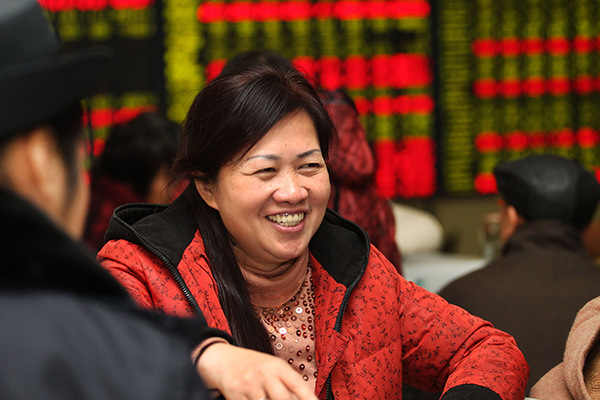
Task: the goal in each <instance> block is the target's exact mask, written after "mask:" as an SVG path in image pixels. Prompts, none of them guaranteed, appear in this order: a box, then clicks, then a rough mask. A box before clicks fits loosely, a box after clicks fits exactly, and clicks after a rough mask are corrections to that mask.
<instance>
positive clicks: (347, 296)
mask: <svg viewBox="0 0 600 400" xmlns="http://www.w3.org/2000/svg"><path fill="white" fill-rule="evenodd" d="M369 251H370V250H369ZM368 263H369V259H368V256H367V262H366V263H365V268H363V269H362V270H361V271H360V273H359V274H358V275H357V276H356V278H354V281H352V283H351V284H350V286H348V289H347V290H346V293H345V294H344V299H343V300H342V305H341V307H340V312H339V313H338V316H337V319H336V321H335V325H334V327H333V330H334V331H336V332H340V331H341V329H342V319H343V318H344V313H345V312H346V308H348V302H349V301H350V295H351V294H352V291H353V290H354V288H355V287H356V285H358V282H360V280H361V279H362V276H363V274H364V273H365V269H366V265H367V264H368ZM326 399H327V400H334V397H333V389H332V388H331V374H329V376H328V377H327V397H326Z"/></svg>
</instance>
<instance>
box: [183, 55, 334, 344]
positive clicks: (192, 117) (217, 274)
mask: <svg viewBox="0 0 600 400" xmlns="http://www.w3.org/2000/svg"><path fill="white" fill-rule="evenodd" d="M298 110H304V111H306V112H307V113H308V115H309V116H310V118H311V120H312V122H313V124H314V126H315V129H316V131H317V134H318V137H319V144H320V147H321V151H322V153H323V156H324V157H325V159H327V154H328V150H329V144H330V142H331V140H332V139H333V137H334V128H333V125H332V123H331V120H330V119H329V116H328V115H327V111H326V110H325V109H324V107H323V105H322V104H321V101H320V99H319V96H318V94H317V92H316V91H315V89H314V88H313V87H312V85H311V84H310V83H309V82H308V81H307V80H306V78H305V77H304V76H303V75H302V74H301V73H300V72H298V71H296V70H293V69H289V68H288V69H285V68H280V69H276V68H273V67H270V66H267V65H254V66H249V67H248V68H241V69H236V70H235V71H234V72H232V73H230V74H224V75H221V76H219V77H217V78H216V79H215V80H213V81H212V82H211V83H210V84H209V85H208V86H206V87H205V88H204V89H203V90H202V91H201V92H200V93H199V94H198V95H197V96H196V98H195V100H194V102H193V104H192V105H191V107H190V110H189V112H188V115H187V118H186V121H185V125H184V129H183V134H182V136H181V140H180V142H179V147H178V150H177V156H176V157H175V162H174V164H173V172H174V173H177V174H180V175H184V176H187V177H188V179H189V180H190V182H192V181H194V180H200V181H202V182H204V183H205V184H209V185H210V184H212V183H214V182H215V181H216V179H217V177H218V174H219V171H220V170H221V168H223V166H225V165H226V164H227V163H230V162H235V161H238V160H240V159H241V158H242V157H243V156H244V154H246V153H247V152H248V151H249V150H250V148H251V147H252V146H254V145H255V144H256V143H257V142H258V141H259V140H260V139H261V138H262V137H263V136H265V134H266V133H267V132H268V131H269V130H270V129H271V128H272V127H273V126H274V125H275V124H276V123H277V122H279V121H280V120H281V119H282V118H284V117H285V116H287V115H288V114H290V113H292V112H295V111H298ZM193 197H194V198H193V199H192V202H193V207H194V210H195V214H196V219H197V222H198V227H199V230H200V234H201V235H202V239H203V241H204V246H205V248H206V254H207V256H208V259H209V260H210V264H211V270H212V273H213V275H214V278H215V280H216V282H217V286H218V288H219V300H220V302H221V306H222V308H223V311H224V313H225V316H226V318H227V321H228V322H229V325H230V328H231V332H232V334H233V337H234V338H235V339H236V340H237V341H238V343H239V344H240V345H241V346H243V347H246V348H251V349H255V350H259V351H263V352H265V353H270V354H273V349H272V347H271V341H270V340H269V337H268V334H267V332H266V330H265V329H264V327H263V325H262V323H261V322H260V320H259V319H258V318H257V317H256V314H255V310H254V308H253V306H252V304H251V302H250V296H249V293H248V288H247V286H246V282H245V280H244V277H243V275H242V272H241V270H240V268H239V265H238V262H237V260H236V258H235V255H234V252H233V248H232V246H231V243H230V239H229V233H228V231H227V229H226V227H225V226H224V224H223V221H222V220H221V216H220V214H219V212H218V211H217V210H215V209H213V208H211V207H210V206H208V205H207V204H206V203H205V202H204V200H203V199H202V197H201V196H200V195H199V194H197V193H196V194H195V195H194V196H193Z"/></svg>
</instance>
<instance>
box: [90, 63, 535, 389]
mask: <svg viewBox="0 0 600 400" xmlns="http://www.w3.org/2000/svg"><path fill="white" fill-rule="evenodd" d="M333 135H334V130H333V128H332V124H331V121H330V119H329V117H328V114H327V112H326V110H325V109H324V107H323V105H322V104H321V102H320V100H319V96H318V94H317V93H316V91H315V90H314V88H313V87H312V86H311V85H310V83H309V82H308V81H307V80H306V79H305V78H304V76H303V75H302V74H300V73H299V72H298V71H296V70H294V69H293V68H287V67H281V68H274V67H268V66H265V65H254V66H252V67H247V68H239V69H236V70H235V71H233V72H231V73H227V74H224V75H221V76H219V77H218V78H216V79H215V80H213V81H212V82H211V83H210V84H209V85H208V86H207V87H206V88H204V89H203V90H202V91H201V92H200V93H199V94H198V95H197V97H196V99H195V100H194V102H193V104H192V106H191V108H190V111H189V113H188V116H187V120H186V124H185V128H184V132H183V135H182V137H181V139H180V143H179V149H178V155H177V158H176V160H175V163H174V170H175V172H177V173H178V174H181V175H183V176H184V177H187V179H188V180H189V182H190V184H189V186H188V188H187V190H186V191H185V192H184V193H183V194H182V195H181V196H180V197H179V198H178V199H177V200H175V202H174V203H173V204H172V205H169V206H157V205H149V206H145V207H144V206H139V205H127V206H123V207H121V208H119V209H117V211H116V214H115V217H114V218H113V221H112V222H111V227H110V228H109V231H108V233H107V238H108V239H109V241H108V243H107V244H106V245H105V247H104V248H103V249H102V250H101V251H100V253H99V258H100V260H101V261H102V263H103V265H104V266H105V268H107V269H108V270H109V271H111V272H112V273H113V275H114V276H115V277H117V279H119V281H120V282H121V283H122V284H123V285H124V286H125V287H126V288H127V289H128V290H129V291H130V293H131V294H132V296H133V297H134V299H136V301H137V302H138V303H139V304H141V305H143V306H144V307H148V308H154V309H158V310H160V311H162V312H165V313H168V314H175V315H179V316H190V317H193V316H196V317H200V318H203V319H205V320H206V323H207V324H208V325H209V326H211V327H214V328H219V329H222V330H224V331H226V332H229V333H231V334H232V335H233V337H234V338H235V339H236V341H237V344H238V345H239V346H240V347H243V348H247V349H253V350H256V351H253V352H250V351H249V350H244V351H245V352H246V353H240V351H241V350H240V347H235V346H232V345H229V344H223V343H218V344H215V342H214V341H211V342H208V343H202V344H201V345H200V346H199V350H198V351H197V355H196V358H197V367H198V371H199V373H200V374H201V376H202V377H203V378H204V380H205V381H206V383H207V384H208V385H209V387H214V388H216V389H217V390H219V391H220V392H221V393H222V394H223V395H224V396H225V398H227V399H234V400H235V399H250V400H258V399H263V398H271V399H292V398H298V399H302V400H304V399H315V398H316V397H315V394H316V395H317V396H318V397H319V398H321V399H325V398H328V399H333V398H337V399H378V398H398V399H399V398H401V397H402V384H403V380H405V381H406V383H409V384H410V385H412V386H414V387H418V388H422V389H425V390H434V391H443V392H444V394H443V397H442V398H443V399H444V400H451V399H457V398H472V399H475V398H477V399H496V400H498V399H504V400H508V399H519V400H520V399H523V392H524V387H525V383H526V381H527V376H528V367H527V364H526V362H525V360H524V359H523V356H522V354H521V353H520V351H519V350H518V349H517V347H516V345H515V343H514V340H513V339H512V338H511V337H510V336H509V335H507V334H506V333H504V332H501V331H498V330H496V329H494V328H493V327H492V326H491V325H490V324H489V323H487V322H486V321H483V320H481V319H479V318H476V317H474V316H472V315H469V314H468V313H466V312H465V311H463V310H461V309H459V308H457V307H454V306H452V305H450V304H448V303H446V302H445V301H444V300H442V299H441V298H439V297H438V296H436V295H434V294H432V293H429V292H427V291H425V290H424V289H422V288H420V287H418V286H415V285H414V284H412V283H410V282H408V281H406V280H405V279H404V278H403V277H402V276H400V275H399V274H398V272H397V271H396V268H395V267H394V266H393V265H392V264H391V263H390V262H389V261H388V260H387V259H386V258H385V257H384V256H383V255H382V254H381V253H380V252H379V251H378V250H377V249H376V248H375V247H374V246H372V245H371V244H370V242H369V238H368V235H367V234H366V233H365V232H364V231H363V230H362V229H361V228H359V227H358V226H357V225H355V224H354V223H352V222H350V221H348V220H346V219H344V218H342V217H340V216H339V215H338V214H336V213H335V212H332V211H330V210H328V209H327V208H326V206H327V201H328V199H329V194H330V183H329V176H328V172H327V164H326V163H327V154H328V150H329V145H330V143H331V141H332V139H333ZM209 346H210V347H209ZM257 351H258V352H257ZM259 352H260V353H259ZM264 353H266V354H264ZM313 393H315V394H313ZM469 396H470V397H469Z"/></svg>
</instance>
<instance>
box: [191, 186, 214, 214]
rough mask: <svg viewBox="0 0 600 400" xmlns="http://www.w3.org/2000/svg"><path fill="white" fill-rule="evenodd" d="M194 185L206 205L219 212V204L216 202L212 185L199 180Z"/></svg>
mask: <svg viewBox="0 0 600 400" xmlns="http://www.w3.org/2000/svg"><path fill="white" fill-rule="evenodd" d="M194 184H195V185H196V190H197V191H198V194H200V197H202V199H203V200H204V201H205V202H206V204H208V205H209V206H210V207H212V208H214V209H215V210H218V209H219V206H218V204H217V202H216V201H215V194H214V192H213V187H212V185H210V184H208V183H205V182H202V181H201V180H198V179H196V180H195V181H194Z"/></svg>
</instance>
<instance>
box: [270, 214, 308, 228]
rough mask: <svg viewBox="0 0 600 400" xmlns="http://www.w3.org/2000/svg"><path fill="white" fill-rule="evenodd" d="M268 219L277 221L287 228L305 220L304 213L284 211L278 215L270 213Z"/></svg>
mask: <svg viewBox="0 0 600 400" xmlns="http://www.w3.org/2000/svg"><path fill="white" fill-rule="evenodd" d="M267 219H268V220H269V221H272V222H275V223H276V224H277V225H280V226H283V227H285V228H289V227H293V226H296V225H298V224H300V223H301V222H302V221H303V220H304V213H303V212H300V213H293V214H290V213H283V214H276V215H268V216H267Z"/></svg>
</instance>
